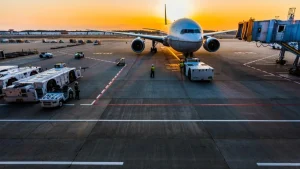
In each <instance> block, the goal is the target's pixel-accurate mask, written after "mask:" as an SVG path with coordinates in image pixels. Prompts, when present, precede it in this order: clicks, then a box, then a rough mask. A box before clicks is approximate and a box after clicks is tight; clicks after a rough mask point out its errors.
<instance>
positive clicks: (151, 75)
mask: <svg viewBox="0 0 300 169" xmlns="http://www.w3.org/2000/svg"><path fill="white" fill-rule="evenodd" d="M154 71H155V67H154V64H152V66H151V74H150V77H151V78H154Z"/></svg>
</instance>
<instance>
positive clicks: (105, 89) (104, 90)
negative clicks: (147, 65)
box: [91, 64, 127, 105]
mask: <svg viewBox="0 0 300 169" xmlns="http://www.w3.org/2000/svg"><path fill="white" fill-rule="evenodd" d="M126 66H127V65H126V64H125V66H124V67H123V68H122V69H121V70H120V71H119V72H118V73H117V74H116V75H115V77H114V78H112V79H111V81H110V82H109V83H108V85H106V86H105V88H104V89H103V90H102V91H101V93H100V94H98V96H97V97H96V100H94V101H93V102H92V103H91V105H94V104H95V103H96V101H97V100H98V99H99V98H100V97H101V96H102V95H103V94H104V93H105V92H106V91H107V89H108V88H109V87H110V86H111V85H112V84H113V82H114V81H115V80H116V78H117V77H118V76H119V75H120V73H121V72H122V71H123V69H124V68H125V67H126Z"/></svg>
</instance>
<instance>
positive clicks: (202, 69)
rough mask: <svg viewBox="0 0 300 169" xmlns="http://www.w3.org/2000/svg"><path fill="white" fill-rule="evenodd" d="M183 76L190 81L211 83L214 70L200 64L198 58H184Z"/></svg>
mask: <svg viewBox="0 0 300 169" xmlns="http://www.w3.org/2000/svg"><path fill="white" fill-rule="evenodd" d="M184 75H185V76H187V77H188V78H189V80H191V81H194V80H205V81H211V80H213V77H214V68H212V67H210V66H209V65H207V64H205V63H203V62H200V59H199V58H186V59H185V62H184Z"/></svg>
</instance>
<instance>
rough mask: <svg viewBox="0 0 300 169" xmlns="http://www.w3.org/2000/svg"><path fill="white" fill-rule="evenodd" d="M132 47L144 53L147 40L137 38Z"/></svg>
mask: <svg viewBox="0 0 300 169" xmlns="http://www.w3.org/2000/svg"><path fill="white" fill-rule="evenodd" d="M131 49H132V50H133V51H134V52H135V53H142V52H143V51H144V49H145V41H144V40H142V39H141V38H136V39H134V40H133V41H132V43H131Z"/></svg>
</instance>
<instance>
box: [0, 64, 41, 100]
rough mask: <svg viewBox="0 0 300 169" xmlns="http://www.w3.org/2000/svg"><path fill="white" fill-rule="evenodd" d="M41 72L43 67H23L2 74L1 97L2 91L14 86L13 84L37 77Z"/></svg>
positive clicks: (0, 76)
mask: <svg viewBox="0 0 300 169" xmlns="http://www.w3.org/2000/svg"><path fill="white" fill-rule="evenodd" d="M40 72H41V67H21V68H16V69H10V70H8V71H5V72H0V95H1V94H2V89H3V88H6V87H7V86H10V85H12V84H13V82H15V81H18V80H21V79H24V78H27V77H29V76H33V75H36V74H38V73H40Z"/></svg>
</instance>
